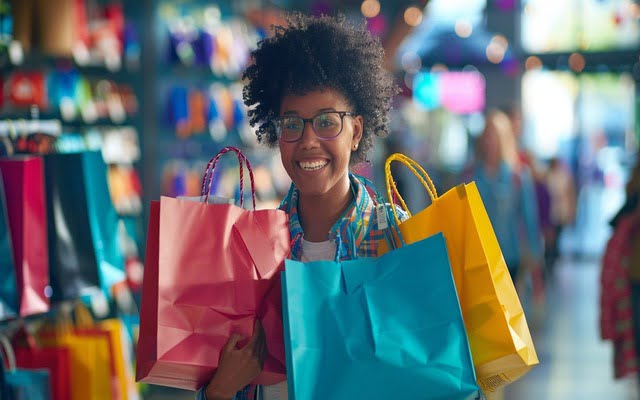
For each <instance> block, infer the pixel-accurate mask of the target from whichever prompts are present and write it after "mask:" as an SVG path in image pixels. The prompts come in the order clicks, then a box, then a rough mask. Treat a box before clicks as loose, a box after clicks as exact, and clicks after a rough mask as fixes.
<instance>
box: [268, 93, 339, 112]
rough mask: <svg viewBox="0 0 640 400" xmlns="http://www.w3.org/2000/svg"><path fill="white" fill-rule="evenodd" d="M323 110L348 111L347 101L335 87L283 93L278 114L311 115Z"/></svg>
mask: <svg viewBox="0 0 640 400" xmlns="http://www.w3.org/2000/svg"><path fill="white" fill-rule="evenodd" d="M323 110H335V111H350V109H349V102H348V101H347V99H346V98H345V97H344V96H343V95H342V94H340V93H339V92H338V91H337V90H335V89H322V90H312V91H309V92H306V93H304V94H293V93H289V94H285V95H284V96H283V97H282V102H281V103H280V114H285V113H287V114H296V115H301V116H311V115H315V114H317V113H318V112H320V111H323Z"/></svg>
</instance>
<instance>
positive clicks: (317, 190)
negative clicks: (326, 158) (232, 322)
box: [295, 180, 330, 196]
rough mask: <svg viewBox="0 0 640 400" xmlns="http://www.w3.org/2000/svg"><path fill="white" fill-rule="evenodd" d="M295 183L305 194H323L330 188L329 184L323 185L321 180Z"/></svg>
mask: <svg viewBox="0 0 640 400" xmlns="http://www.w3.org/2000/svg"><path fill="white" fill-rule="evenodd" d="M295 184H296V187H297V188H298V190H299V191H300V194H301V195H304V196H322V195H324V194H326V193H327V192H328V191H329V190H330V187H329V185H322V184H320V182H309V181H307V180H305V181H302V182H295Z"/></svg>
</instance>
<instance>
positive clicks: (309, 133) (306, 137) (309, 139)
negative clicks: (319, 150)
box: [300, 121, 318, 148]
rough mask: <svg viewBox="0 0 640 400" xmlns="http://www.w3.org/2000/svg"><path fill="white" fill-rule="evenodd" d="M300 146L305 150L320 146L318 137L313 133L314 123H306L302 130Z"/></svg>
mask: <svg viewBox="0 0 640 400" xmlns="http://www.w3.org/2000/svg"><path fill="white" fill-rule="evenodd" d="M300 145H301V146H302V147H303V148H313V147H315V146H317V145H318V137H317V136H316V133H315V132H314V131H313V123H312V122H311V121H305V122H304V127H303V128H302V137H301V138H300Z"/></svg>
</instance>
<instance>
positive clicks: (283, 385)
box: [259, 239, 336, 400]
mask: <svg viewBox="0 0 640 400" xmlns="http://www.w3.org/2000/svg"><path fill="white" fill-rule="evenodd" d="M335 256H336V242H334V241H331V240H326V241H324V242H317V243H316V242H309V241H306V240H304V239H302V256H301V257H300V261H302V262H312V261H324V260H333V259H334V258H335ZM288 397H289V396H288V392H287V381H284V382H280V383H276V384H275V385H269V386H262V396H261V397H259V400H288Z"/></svg>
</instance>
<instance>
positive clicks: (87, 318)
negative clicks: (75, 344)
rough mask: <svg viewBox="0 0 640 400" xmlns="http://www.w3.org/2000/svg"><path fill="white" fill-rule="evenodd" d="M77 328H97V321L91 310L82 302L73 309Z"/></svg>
mask: <svg viewBox="0 0 640 400" xmlns="http://www.w3.org/2000/svg"><path fill="white" fill-rule="evenodd" d="M73 312H74V315H75V320H76V326H77V327H78V328H93V327H94V326H95V324H96V323H95V320H94V319H93V316H92V315H91V311H89V308H88V307H87V306H86V305H85V304H84V303H83V302H81V301H78V302H77V303H76V305H75V307H74V309H73Z"/></svg>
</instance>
